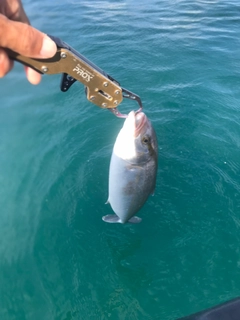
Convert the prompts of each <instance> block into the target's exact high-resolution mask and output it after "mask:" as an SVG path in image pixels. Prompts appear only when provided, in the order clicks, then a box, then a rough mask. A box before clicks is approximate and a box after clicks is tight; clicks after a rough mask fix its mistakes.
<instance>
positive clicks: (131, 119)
mask: <svg viewBox="0 0 240 320" xmlns="http://www.w3.org/2000/svg"><path fill="white" fill-rule="evenodd" d="M147 121H148V120H147V116H146V115H145V113H143V112H135V111H131V112H130V113H129V114H128V117H127V119H126V120H125V123H124V129H125V130H126V131H125V132H128V134H130V135H133V136H134V137H137V136H138V135H139V134H140V133H141V131H142V130H143V128H144V126H145V125H146V123H147Z"/></svg>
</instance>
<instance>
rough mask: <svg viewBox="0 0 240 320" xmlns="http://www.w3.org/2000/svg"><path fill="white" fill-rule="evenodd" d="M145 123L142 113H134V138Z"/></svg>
mask: <svg viewBox="0 0 240 320" xmlns="http://www.w3.org/2000/svg"><path fill="white" fill-rule="evenodd" d="M146 122H147V117H146V115H145V113H143V112H137V113H135V134H134V135H135V137H137V136H138V135H139V134H140V132H141V131H142V129H143V127H144V126H145V124H146Z"/></svg>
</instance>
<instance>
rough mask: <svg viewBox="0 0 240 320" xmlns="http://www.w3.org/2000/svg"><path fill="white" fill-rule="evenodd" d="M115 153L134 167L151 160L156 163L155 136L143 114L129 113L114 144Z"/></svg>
mask: <svg viewBox="0 0 240 320" xmlns="http://www.w3.org/2000/svg"><path fill="white" fill-rule="evenodd" d="M115 153H116V154H117V155H118V156H119V157H121V158H122V159H124V160H126V161H128V162H130V163H131V164H136V165H139V164H141V163H145V162H148V161H149V159H152V158H155V160H156V161H157V138H156V134H155V131H154V129H153V127H152V124H151V122H150V121H149V119H148V118H147V116H146V115H145V113H144V112H134V111H131V112H130V113H129V115H128V117H127V118H126V120H125V122H124V125H123V127H122V129H121V131H120V133H119V135H118V138H117V141H116V143H115Z"/></svg>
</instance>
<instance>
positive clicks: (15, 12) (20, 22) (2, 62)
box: [0, 0, 57, 84]
mask: <svg viewBox="0 0 240 320" xmlns="http://www.w3.org/2000/svg"><path fill="white" fill-rule="evenodd" d="M4 48H9V49H11V50H13V51H16V52H18V53H20V54H22V55H24V56H27V57H31V58H42V59H44V58H45V59H47V58H51V57H52V56H54V54H55V53H56V51H57V47H56V44H55V42H54V41H52V40H51V39H50V38H49V37H48V36H47V35H46V34H44V33H42V32H40V31H38V30H36V29H34V28H33V27H31V26H30V22H29V20H28V17H27V15H26V13H25V11H24V9H23V6H22V3H21V0H0V78H2V77H4V76H5V75H6V74H7V73H8V72H9V71H10V70H11V69H12V67H13V61H12V60H10V59H9V57H8V55H7V53H6V51H5V50H4ZM24 68H25V72H26V75H27V78H28V80H29V82H30V83H32V84H38V83H39V82H40V81H41V75H40V74H39V73H38V72H36V71H34V70H33V69H31V68H29V67H24Z"/></svg>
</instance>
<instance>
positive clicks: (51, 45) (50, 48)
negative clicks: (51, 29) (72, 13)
mask: <svg viewBox="0 0 240 320" xmlns="http://www.w3.org/2000/svg"><path fill="white" fill-rule="evenodd" d="M56 51H57V46H56V43H55V42H54V41H52V40H51V39H50V38H48V37H44V38H43V44H42V49H41V51H40V55H41V56H42V57H43V58H51V57H53V56H54V54H55V53H56Z"/></svg>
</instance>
